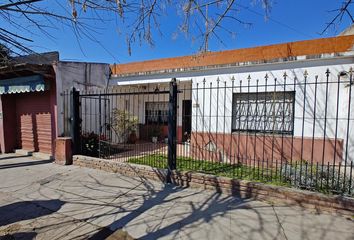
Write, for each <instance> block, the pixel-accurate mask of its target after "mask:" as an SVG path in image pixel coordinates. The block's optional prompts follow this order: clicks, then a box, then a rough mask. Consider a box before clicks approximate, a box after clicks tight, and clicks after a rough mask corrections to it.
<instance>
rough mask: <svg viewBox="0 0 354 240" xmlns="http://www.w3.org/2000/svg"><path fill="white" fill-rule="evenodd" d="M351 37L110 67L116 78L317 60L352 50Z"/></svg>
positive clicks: (353, 42)
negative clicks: (297, 59) (303, 59)
mask: <svg viewBox="0 0 354 240" xmlns="http://www.w3.org/2000/svg"><path fill="white" fill-rule="evenodd" d="M353 45H354V35H348V36H339V37H331V38H319V39H312V40H305V41H296V42H288V43H281V44H272V45H266V46H258V47H252V48H242V49H234V50H226V51H219V52H210V53H203V54H197V55H189V56H182V57H175V58H161V59H155V60H148V61H141V62H131V63H125V64H118V65H116V64H113V65H110V67H111V70H112V74H113V75H116V76H131V75H150V74H158V73H166V72H176V71H178V72H179V71H190V70H202V69H203V68H215V67H225V66H226V67H227V66H228V65H230V66H244V65H247V64H264V63H272V62H285V61H293V60H296V58H297V57H300V56H302V57H305V59H314V58H319V56H321V55H325V54H333V55H334V56H340V55H344V53H346V52H349V51H351V50H353Z"/></svg>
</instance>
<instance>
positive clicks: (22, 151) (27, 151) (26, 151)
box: [15, 149, 33, 156]
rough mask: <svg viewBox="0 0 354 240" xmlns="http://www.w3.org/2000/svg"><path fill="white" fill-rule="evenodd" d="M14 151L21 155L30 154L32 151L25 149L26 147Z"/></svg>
mask: <svg viewBox="0 0 354 240" xmlns="http://www.w3.org/2000/svg"><path fill="white" fill-rule="evenodd" d="M15 153H16V154H18V155H21V156H32V154H33V151H30V150H26V149H16V150H15Z"/></svg>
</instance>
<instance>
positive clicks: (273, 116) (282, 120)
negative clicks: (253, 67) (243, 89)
mask: <svg viewBox="0 0 354 240" xmlns="http://www.w3.org/2000/svg"><path fill="white" fill-rule="evenodd" d="M294 101H295V92H292V91H291V92H290V91H285V92H260V93H234V94H233V100H232V131H246V132H261V133H279V134H293V130H294Z"/></svg>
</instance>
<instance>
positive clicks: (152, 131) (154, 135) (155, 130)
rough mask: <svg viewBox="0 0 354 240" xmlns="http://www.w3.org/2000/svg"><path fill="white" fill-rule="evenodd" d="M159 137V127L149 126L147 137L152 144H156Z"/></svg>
mask: <svg viewBox="0 0 354 240" xmlns="http://www.w3.org/2000/svg"><path fill="white" fill-rule="evenodd" d="M160 135H161V127H160V126H159V125H151V126H149V137H150V139H151V141H152V142H153V143H157V142H158V140H159V137H160Z"/></svg>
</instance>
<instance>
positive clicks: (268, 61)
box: [109, 34, 354, 163]
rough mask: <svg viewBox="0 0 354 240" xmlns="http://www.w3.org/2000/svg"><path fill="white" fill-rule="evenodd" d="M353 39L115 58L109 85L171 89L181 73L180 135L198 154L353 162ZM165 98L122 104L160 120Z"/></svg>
mask: <svg viewBox="0 0 354 240" xmlns="http://www.w3.org/2000/svg"><path fill="white" fill-rule="evenodd" d="M353 45H354V35H345V34H344V36H338V37H331V38H322V39H314V40H306V41H299V42H289V43H282V44H275V45H269V46H260V47H254V48H245V49H236V50H228V51H222V52H208V53H201V54H198V55H192V56H184V57H176V58H165V59H157V60H150V61H143V62H132V63H126V64H113V65H111V72H112V75H111V78H110V81H109V84H110V85H111V86H119V87H116V88H120V89H128V88H129V89H135V90H136V91H138V90H139V89H145V90H146V89H150V90H151V91H153V90H154V89H156V90H161V89H167V90H168V84H169V82H170V81H171V79H172V78H177V81H178V88H179V90H180V92H179V94H178V116H177V125H178V126H177V128H178V130H177V132H178V134H177V136H178V137H177V140H178V142H180V143H183V142H185V141H190V145H191V146H193V148H192V149H194V150H193V151H192V153H191V154H192V155H193V156H194V157H196V158H204V159H209V158H216V159H218V161H223V162H228V161H234V160H233V158H237V161H240V159H241V160H242V159H246V161H252V160H255V159H262V160H263V161H268V160H269V159H271V160H272V161H273V160H276V161H278V160H279V161H283V160H284V159H286V160H289V161H290V160H291V161H292V160H294V161H303V160H304V161H308V162H310V161H311V162H318V163H327V162H331V163H332V162H337V163H338V162H343V161H346V162H348V161H353V160H354V139H353V137H352V136H354V135H353V134H354V125H353V116H352V114H351V109H352V107H353V106H352V103H353V94H352V93H351V91H352V90H351V89H352V84H353V83H352V72H351V68H352V67H353V66H354V50H353ZM167 97H168V96H167V95H164V96H161V98H160V99H159V100H158V101H155V103H154V101H150V100H149V99H148V96H146V97H140V98H139V99H138V98H136V97H135V98H134V97H132V98H130V101H128V102H125V103H124V104H121V105H124V106H125V108H126V109H128V110H129V111H131V112H132V113H133V114H134V115H137V116H139V123H140V124H141V125H142V126H144V125H148V122H149V121H150V122H151V121H152V122H154V121H157V118H155V120H154V119H148V117H149V112H152V113H154V112H155V113H156V112H158V113H166V111H167V109H166V108H167V106H168V105H167V101H168V98H167ZM133 109H135V110H133ZM137 109H139V110H137ZM152 115H153V114H152ZM158 121H160V122H161V119H160V120H158ZM165 125H166V127H165V128H167V124H165ZM164 131H166V130H164ZM185 136H187V137H185ZM188 136H190V137H188Z"/></svg>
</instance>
